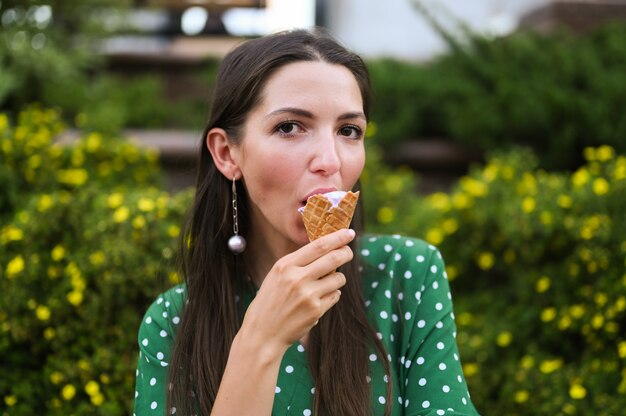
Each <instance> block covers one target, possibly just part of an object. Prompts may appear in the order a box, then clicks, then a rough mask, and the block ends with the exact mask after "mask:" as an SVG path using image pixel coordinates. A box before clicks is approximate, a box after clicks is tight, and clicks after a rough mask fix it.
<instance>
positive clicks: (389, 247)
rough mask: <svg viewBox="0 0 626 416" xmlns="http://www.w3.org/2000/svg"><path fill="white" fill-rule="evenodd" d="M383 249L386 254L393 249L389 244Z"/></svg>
mask: <svg viewBox="0 0 626 416" xmlns="http://www.w3.org/2000/svg"><path fill="white" fill-rule="evenodd" d="M383 249H384V250H385V251H386V252H387V253H389V252H390V251H391V250H392V249H393V247H391V246H390V245H389V244H385V247H383Z"/></svg>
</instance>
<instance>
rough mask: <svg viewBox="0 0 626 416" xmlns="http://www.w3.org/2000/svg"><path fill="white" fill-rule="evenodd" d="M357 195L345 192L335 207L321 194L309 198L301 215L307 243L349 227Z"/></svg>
mask: <svg viewBox="0 0 626 416" xmlns="http://www.w3.org/2000/svg"><path fill="white" fill-rule="evenodd" d="M359 193H360V192H358V191H357V192H351V191H350V192H347V193H346V194H345V195H344V197H343V199H342V200H341V201H340V202H339V204H338V205H337V206H336V207H333V204H332V202H330V201H329V200H328V198H326V197H325V196H324V195H322V194H318V195H313V196H312V197H310V198H309V199H308V200H307V203H306V206H305V207H304V212H303V213H302V218H303V221H304V227H305V228H306V233H307V236H308V237H309V241H313V240H317V239H318V238H320V237H322V236H325V235H327V234H330V233H332V232H334V231H337V230H340V229H342V228H348V227H350V222H351V221H352V216H353V215H354V209H355V208H356V203H357V201H358V199H359Z"/></svg>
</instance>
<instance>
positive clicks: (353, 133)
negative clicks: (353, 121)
mask: <svg viewBox="0 0 626 416" xmlns="http://www.w3.org/2000/svg"><path fill="white" fill-rule="evenodd" d="M362 133H363V132H362V130H361V129H360V128H358V127H357V126H352V125H351V126H343V127H342V128H340V129H339V134H340V135H342V136H344V137H347V138H349V139H354V140H357V139H360V138H361V136H362V135H363V134H362Z"/></svg>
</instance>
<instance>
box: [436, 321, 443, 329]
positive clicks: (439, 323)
mask: <svg viewBox="0 0 626 416" xmlns="http://www.w3.org/2000/svg"><path fill="white" fill-rule="evenodd" d="M435 326H436V327H437V328H439V329H441V328H443V322H441V321H439V322H437V324H436V325H435Z"/></svg>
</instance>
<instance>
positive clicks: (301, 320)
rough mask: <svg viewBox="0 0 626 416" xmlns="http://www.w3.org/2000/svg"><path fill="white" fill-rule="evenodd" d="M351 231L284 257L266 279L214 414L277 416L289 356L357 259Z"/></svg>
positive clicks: (248, 316) (240, 334)
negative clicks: (342, 268) (280, 380)
mask: <svg viewBox="0 0 626 416" xmlns="http://www.w3.org/2000/svg"><path fill="white" fill-rule="evenodd" d="M353 238H354V232H353V231H351V230H340V231H337V232H335V233H333V234H330V235H328V236H326V237H322V238H320V239H318V240H315V241H314V242H312V243H310V244H307V245H306V246H304V247H302V248H301V249H299V250H297V251H295V252H293V253H291V254H289V255H287V256H285V257H283V258H282V259H280V260H279V261H278V262H276V264H275V265H274V267H272V269H271V270H270V272H269V273H268V275H267V276H266V277H265V279H264V281H263V284H262V285H261V288H260V289H259V292H258V293H257V295H256V297H255V299H254V300H253V301H252V303H251V304H250V306H249V308H248V310H247V312H246V315H245V317H244V320H243V323H242V326H241V329H240V330H239V332H238V333H237V335H236V336H235V339H234V341H233V344H232V346H231V351H230V355H229V357H228V362H227V364H226V369H225V371H224V375H223V377H222V382H221V384H220V388H219V391H218V394H217V397H216V400H215V403H214V405H213V411H212V415H213V416H230V415H233V416H245V415H254V416H257V415H271V413H272V407H273V402H274V391H275V388H276V381H277V379H278V370H279V367H280V363H281V361H282V358H283V355H284V354H285V352H286V351H287V349H288V348H289V347H290V346H291V345H292V344H293V343H294V342H296V341H297V340H299V339H301V338H303V337H304V336H305V335H306V334H307V333H308V332H309V331H310V330H311V328H312V327H313V326H314V325H315V324H316V323H317V321H318V320H319V319H320V318H321V317H322V316H323V315H324V313H326V311H328V310H329V309H330V308H331V307H332V306H333V305H334V304H335V303H337V302H338V301H339V297H340V292H339V288H341V287H342V286H343V285H344V284H345V277H344V276H343V274H341V273H337V272H335V270H336V269H337V268H338V267H339V266H341V265H343V264H345V263H347V262H349V261H350V260H352V256H353V253H352V250H351V249H350V248H349V247H348V246H347V244H348V243H349V242H350V241H352V239H353Z"/></svg>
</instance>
